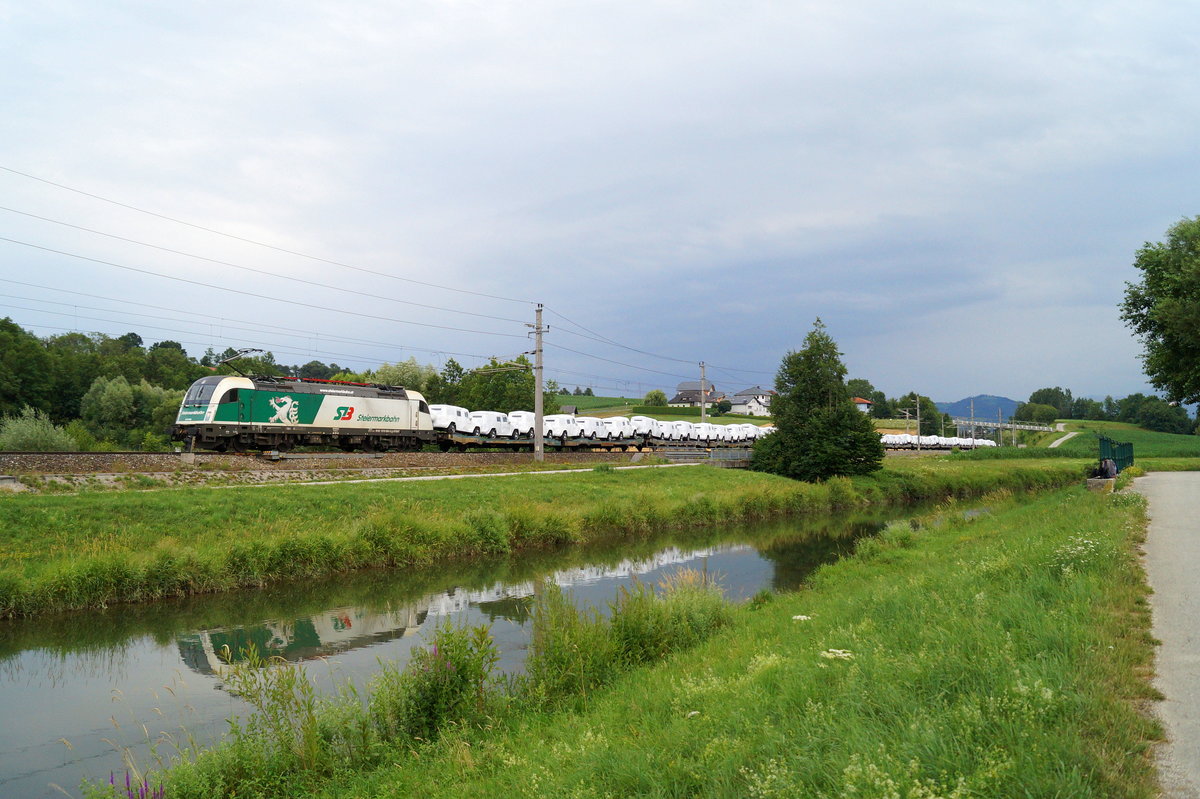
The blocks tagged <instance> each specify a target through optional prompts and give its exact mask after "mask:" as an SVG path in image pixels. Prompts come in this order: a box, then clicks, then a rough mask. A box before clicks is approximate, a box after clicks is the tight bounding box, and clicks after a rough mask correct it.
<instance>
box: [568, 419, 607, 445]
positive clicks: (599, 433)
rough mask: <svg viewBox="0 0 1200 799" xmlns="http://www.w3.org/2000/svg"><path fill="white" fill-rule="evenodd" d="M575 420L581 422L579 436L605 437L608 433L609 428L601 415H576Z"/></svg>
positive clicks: (593, 438)
mask: <svg viewBox="0 0 1200 799" xmlns="http://www.w3.org/2000/svg"><path fill="white" fill-rule="evenodd" d="M575 421H576V422H579V437H580V438H590V439H592V440H595V439H597V438H604V437H605V436H606V435H607V434H608V430H607V428H605V426H604V420H603V419H601V418H600V417H599V416H576V417H575Z"/></svg>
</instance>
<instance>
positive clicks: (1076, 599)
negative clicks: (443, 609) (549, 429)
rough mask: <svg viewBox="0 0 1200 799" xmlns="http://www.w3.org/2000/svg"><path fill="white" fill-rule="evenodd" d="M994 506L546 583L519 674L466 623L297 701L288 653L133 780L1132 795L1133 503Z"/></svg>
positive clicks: (386, 792)
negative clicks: (771, 589) (743, 569)
mask: <svg viewBox="0 0 1200 799" xmlns="http://www.w3.org/2000/svg"><path fill="white" fill-rule="evenodd" d="M979 465H980V464H975V466H979ZM1045 468H1053V467H1052V466H1050V465H1045ZM1010 498H1011V492H1010V491H1009V490H1007V489H1001V490H998V491H996V492H994V493H992V494H991V495H989V496H988V497H987V498H986V500H985V506H986V508H987V511H986V512H984V513H982V514H980V513H970V514H967V513H963V512H962V508H961V507H959V506H957V505H956V504H954V503H947V504H946V505H944V506H943V507H942V508H941V509H939V510H938V511H936V512H932V513H931V514H930V515H928V516H927V517H926V518H924V519H922V520H921V523H920V524H916V525H914V524H910V523H907V522H906V523H902V524H893V525H891V526H889V527H888V528H887V529H886V530H885V531H884V533H882V534H881V535H880V536H878V537H875V538H869V539H863V540H861V541H860V542H859V544H858V548H857V550H856V552H855V553H854V555H853V556H851V557H847V558H844V559H842V560H841V561H839V562H837V563H834V564H830V565H827V566H824V567H822V568H821V569H820V570H818V572H817V573H816V574H815V575H814V577H813V578H812V579H811V580H810V582H809V584H808V585H807V587H806V588H805V589H804V590H801V591H798V592H794V593H788V594H769V593H763V594H760V595H759V596H757V597H755V598H754V599H753V600H752V601H750V602H748V603H746V604H743V605H740V606H736V607H733V606H728V605H722V604H721V603H720V602H719V601H716V600H715V598H714V594H713V591H712V587H711V585H709V584H707V583H702V582H699V581H698V580H697V579H696V578H695V577H694V576H692V577H688V576H686V575H684V576H682V577H681V578H679V579H677V580H676V582H675V584H673V585H668V586H665V587H664V588H663V589H662V590H661V591H660V592H659V595H658V596H655V592H653V591H649V590H640V591H634V592H627V593H626V594H624V595H621V596H618V597H615V598H614V600H613V607H612V614H611V618H609V619H607V620H605V619H601V618H600V617H599V616H598V615H596V614H594V613H592V612H590V611H588V610H586V609H584V610H575V609H573V608H571V607H570V606H569V604H568V603H565V602H564V601H562V597H561V596H559V595H557V593H556V592H554V591H550V592H548V593H547V595H546V596H544V597H543V598H542V600H541V601H540V602H539V605H538V609H537V612H536V620H535V625H536V628H535V636H534V640H535V643H534V646H533V650H532V652H531V662H530V665H529V668H528V674H527V675H526V676H525V677H522V678H516V679H511V678H510V679H502V678H500V677H499V675H496V674H494V673H493V672H492V671H491V669H490V664H492V663H494V662H495V661H494V656H495V652H494V647H493V645H492V643H491V641H490V639H489V638H488V636H487V633H486V630H483V629H479V630H452V629H443V630H441V631H439V633H438V634H437V636H436V637H435V638H434V639H433V640H431V641H429V642H427V647H426V649H425V650H424V653H423V654H422V655H420V656H419V657H418V658H416V659H414V661H413V664H412V665H410V666H409V667H408V668H407V669H406V670H405V671H403V672H397V671H394V670H393V671H389V670H388V669H387V667H386V664H385V667H384V672H383V674H382V675H381V677H380V678H379V679H378V680H377V681H376V683H375V684H373V685H372V686H370V687H369V688H368V689H367V690H366V691H365V692H364V693H365V696H364V697H363V698H362V699H360V698H359V696H358V694H357V693H356V692H354V691H352V690H350V689H348V690H347V691H346V692H344V693H343V695H342V696H341V697H336V698H317V697H313V696H312V693H311V689H310V688H306V687H305V686H306V683H305V680H304V678H303V676H302V674H299V673H298V670H295V669H288V668H284V669H280V670H272V672H270V673H268V672H265V671H263V670H261V669H260V670H257V671H243V672H241V673H236V674H234V675H233V676H232V683H231V684H233V685H235V686H237V687H238V689H239V690H240V691H242V692H243V695H246V696H248V697H249V698H250V701H251V702H252V704H256V705H259V706H260V707H261V708H262V711H261V712H260V714H259V715H257V716H256V717H254V718H253V719H250V720H245V721H243V722H239V723H238V724H234V725H233V726H232V728H231V734H230V736H229V738H228V739H227V740H226V741H225V742H224V743H223V744H222V745H219V746H218V747H216V748H215V749H214V750H211V751H205V752H188V753H187V754H186V757H185V760H186V761H187V762H186V763H184V764H182V765H180V766H177V767H176V769H174V770H172V771H167V772H165V773H159V774H155V775H152V776H151V778H150V783H151V784H152V785H157V784H162V785H165V786H166V787H167V789H168V790H169V791H170V792H171V794H170V795H172V796H180V797H189V796H234V795H236V796H247V797H276V796H313V797H328V798H329V799H332V797H337V798H338V799H368V798H369V797H394V796H415V795H420V796H427V797H440V796H446V797H455V799H464V797H465V798H469V797H493V796H510V797H542V796H555V797H580V799H588V798H590V797H596V798H597V799H600V798H601V797H610V796H698V797H775V796H779V797H785V796H815V797H819V796H863V797H906V798H907V797H912V798H914V799H933V798H934V797H960V798H962V799H965V798H966V797H997V798H999V797H1012V796H1073V797H1150V796H1154V795H1155V787H1156V786H1155V777H1154V770H1153V764H1152V761H1151V758H1150V757H1149V747H1150V745H1151V743H1152V742H1153V741H1154V740H1155V739H1157V738H1158V737H1159V736H1160V730H1159V729H1158V727H1157V726H1156V724H1155V723H1154V722H1153V721H1152V720H1150V719H1148V718H1147V717H1145V716H1144V715H1143V714H1142V713H1140V712H1139V709H1138V707H1139V703H1141V702H1144V701H1145V700H1148V699H1151V698H1154V697H1155V692H1154V691H1153V689H1152V688H1151V687H1150V686H1149V684H1148V675H1149V674H1150V669H1151V652H1152V646H1151V645H1152V641H1151V639H1150V637H1149V614H1148V610H1147V604H1146V589H1145V587H1144V581H1143V579H1142V574H1141V571H1140V567H1139V564H1138V560H1137V556H1136V553H1135V548H1136V545H1137V543H1138V542H1139V541H1140V540H1141V538H1142V536H1143V533H1144V524H1145V509H1144V503H1143V501H1142V499H1141V498H1140V497H1138V496H1136V495H1124V494H1118V495H1099V494H1091V493H1088V492H1086V491H1084V490H1082V489H1081V488H1071V489H1066V490H1060V491H1054V492H1049V493H1045V494H1042V495H1040V496H1038V497H1036V498H1028V497H1025V498H1022V499H1020V500H1019V501H1009V500H1010ZM271 675H273V676H271ZM351 700H352V701H351ZM364 708H365V709H364Z"/></svg>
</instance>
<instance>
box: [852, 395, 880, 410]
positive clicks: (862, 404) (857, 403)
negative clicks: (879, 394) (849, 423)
mask: <svg viewBox="0 0 1200 799" xmlns="http://www.w3.org/2000/svg"><path fill="white" fill-rule="evenodd" d="M850 401H851V402H853V403H854V407H855V408H858V409H859V410H860V411H862V412H863V413H870V412H871V406H872V405H874V404H875V403H873V402H871V401H870V400H869V399H863V398H862V397H851V398H850Z"/></svg>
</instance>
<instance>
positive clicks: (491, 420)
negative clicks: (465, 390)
mask: <svg viewBox="0 0 1200 799" xmlns="http://www.w3.org/2000/svg"><path fill="white" fill-rule="evenodd" d="M470 418H471V430H473V431H474V433H475V435H477V436H491V437H492V438H508V437H510V436H511V435H512V423H510V422H509V421H508V414H506V413H500V412H499V411H471V417H470Z"/></svg>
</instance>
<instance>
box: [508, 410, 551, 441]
mask: <svg viewBox="0 0 1200 799" xmlns="http://www.w3.org/2000/svg"><path fill="white" fill-rule="evenodd" d="M508 421H509V422H510V423H511V424H512V429H513V437H514V438H521V437H523V438H533V424H534V422H536V421H537V417H536V415H535V414H534V412H533V411H513V412H512V413H510V414H509V415H508ZM543 435H544V434H543Z"/></svg>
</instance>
